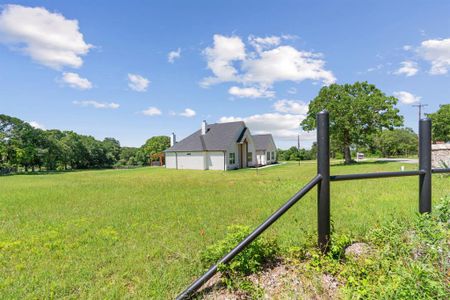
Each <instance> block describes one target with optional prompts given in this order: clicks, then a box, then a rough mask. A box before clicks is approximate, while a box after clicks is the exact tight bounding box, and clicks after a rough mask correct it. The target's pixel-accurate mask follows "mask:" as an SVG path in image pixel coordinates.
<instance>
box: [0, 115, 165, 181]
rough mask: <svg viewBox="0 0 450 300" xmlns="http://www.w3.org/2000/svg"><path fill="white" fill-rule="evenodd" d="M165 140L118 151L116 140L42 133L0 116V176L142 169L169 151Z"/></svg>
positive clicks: (63, 133)
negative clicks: (27, 173)
mask: <svg viewBox="0 0 450 300" xmlns="http://www.w3.org/2000/svg"><path fill="white" fill-rule="evenodd" d="M169 143H170V142H169V137H167V136H155V137H152V138H150V139H148V140H147V141H146V143H145V144H144V145H142V146H141V147H139V148H137V147H121V146H120V143H119V141H118V140H116V139H114V138H109V137H108V138H105V139H103V140H102V141H100V140H97V139H95V138H94V137H92V136H87V135H81V134H78V133H76V132H73V131H61V130H57V129H51V130H42V129H39V128H34V127H32V126H31V125H30V124H29V123H27V122H25V121H22V120H20V119H18V118H14V117H11V116H7V115H0V172H1V173H11V172H20V171H25V172H28V171H30V170H31V171H35V170H46V171H54V170H69V169H95V168H112V167H123V166H144V165H148V164H150V163H151V160H152V155H154V154H156V153H159V152H161V151H164V150H165V149H166V148H168V147H169Z"/></svg>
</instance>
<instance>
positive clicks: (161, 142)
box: [141, 135, 170, 159]
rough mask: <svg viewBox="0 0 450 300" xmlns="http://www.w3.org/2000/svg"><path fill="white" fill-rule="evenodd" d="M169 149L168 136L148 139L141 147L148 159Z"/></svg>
mask: <svg viewBox="0 0 450 300" xmlns="http://www.w3.org/2000/svg"><path fill="white" fill-rule="evenodd" d="M169 147H170V138H169V137H168V136H163V135H161V136H154V137H152V138H150V139H148V140H147V141H146V142H145V144H144V145H143V146H142V147H141V149H142V151H143V153H144V154H145V156H146V157H147V159H149V158H150V157H151V155H153V154H156V153H159V152H162V151H164V150H166V149H167V148H169Z"/></svg>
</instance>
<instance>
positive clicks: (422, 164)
mask: <svg viewBox="0 0 450 300" xmlns="http://www.w3.org/2000/svg"><path fill="white" fill-rule="evenodd" d="M329 124H330V121H329V114H328V112H327V111H322V112H320V113H318V114H317V175H316V176H315V177H314V178H313V179H312V180H311V181H310V182H309V183H307V184H306V185H305V186H304V187H303V188H301V189H300V190H299V191H298V192H297V193H296V194H295V195H294V196H292V197H291V198H290V199H289V200H288V201H287V202H286V203H285V204H284V205H283V206H281V207H280V208H279V209H278V210H277V211H275V212H274V213H273V214H272V215H271V216H270V217H269V218H267V219H266V220H265V221H264V222H263V223H262V224H261V225H259V226H258V227H257V228H256V229H255V230H254V231H253V232H252V233H250V234H249V235H248V236H247V237H246V238H245V239H244V240H243V241H242V242H240V243H239V244H238V245H237V246H236V247H235V248H234V249H233V250H231V251H230V252H229V253H227V254H226V255H225V256H224V257H223V258H222V259H220V260H219V261H218V262H217V263H216V264H215V265H213V266H212V267H211V268H210V269H209V270H208V271H206V273H205V274H203V275H202V276H201V277H200V278H198V279H197V280H196V281H195V282H193V283H192V284H191V285H190V286H189V287H188V288H186V289H185V290H184V291H183V292H182V293H181V294H180V295H178V297H177V299H189V298H191V297H192V296H193V294H194V293H195V292H196V291H198V289H199V288H200V287H201V286H202V285H203V284H204V283H205V282H206V281H208V280H209V279H211V277H213V276H214V274H215V273H216V272H217V268H218V266H219V265H220V264H226V263H228V262H230V261H231V260H232V259H233V258H234V257H235V256H236V255H238V254H239V253H240V252H241V251H242V250H244V249H245V247H247V246H248V245H249V244H250V243H251V242H252V241H253V240H255V239H256V238H257V237H258V236H259V235H260V234H261V233H263V232H264V231H265V230H266V229H267V228H269V227H270V226H271V225H272V224H273V223H274V222H275V221H276V220H278V219H279V218H280V217H281V216H282V215H283V214H284V213H285V212H286V211H288V210H289V208H291V207H292V206H293V205H294V204H295V203H297V201H298V200H300V199H301V198H302V197H303V196H304V195H306V194H307V193H308V192H309V191H310V190H311V189H312V188H313V187H315V186H316V185H317V187H318V189H317V210H318V212H317V229H318V230H317V231H318V237H317V241H318V246H319V248H320V249H321V250H322V252H324V253H326V252H327V251H328V250H329V247H330V242H331V241H330V233H331V231H330V230H331V226H330V182H331V181H344V180H355V179H371V178H384V177H403V176H419V205H418V206H419V212H420V213H430V212H431V178H432V174H433V173H450V168H443V169H433V168H432V167H431V120H430V119H421V120H420V121H419V169H418V170H415V171H402V172H377V173H362V174H346V175H330V136H329Z"/></svg>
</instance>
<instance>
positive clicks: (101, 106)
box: [72, 100, 120, 109]
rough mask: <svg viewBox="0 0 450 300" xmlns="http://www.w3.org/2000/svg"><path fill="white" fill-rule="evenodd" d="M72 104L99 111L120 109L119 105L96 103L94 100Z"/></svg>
mask: <svg viewBox="0 0 450 300" xmlns="http://www.w3.org/2000/svg"><path fill="white" fill-rule="evenodd" d="M72 103H73V104H75V105H79V106H83V107H88V106H92V107H94V108H99V109H117V108H119V107H120V105H119V104H117V103H114V102H110V103H108V102H98V101H94V100H84V101H73V102H72Z"/></svg>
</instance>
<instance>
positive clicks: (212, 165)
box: [206, 151, 226, 170]
mask: <svg viewBox="0 0 450 300" xmlns="http://www.w3.org/2000/svg"><path fill="white" fill-rule="evenodd" d="M224 154H225V153H224V152H223V151H208V152H206V169H207V170H224V169H225V165H224V164H225V159H226V156H225V157H224Z"/></svg>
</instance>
